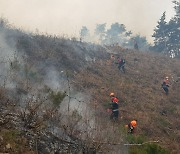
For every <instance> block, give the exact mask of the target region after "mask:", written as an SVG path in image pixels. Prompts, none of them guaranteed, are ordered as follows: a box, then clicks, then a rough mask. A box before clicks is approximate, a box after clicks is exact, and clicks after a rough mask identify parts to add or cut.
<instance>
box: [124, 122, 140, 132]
mask: <svg viewBox="0 0 180 154" xmlns="http://www.w3.org/2000/svg"><path fill="white" fill-rule="evenodd" d="M136 126H137V120H132V121H131V122H130V123H129V124H128V125H125V127H126V128H127V129H128V133H130V134H134V133H135V130H136Z"/></svg>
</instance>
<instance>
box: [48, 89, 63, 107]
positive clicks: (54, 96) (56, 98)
mask: <svg viewBox="0 0 180 154" xmlns="http://www.w3.org/2000/svg"><path fill="white" fill-rule="evenodd" d="M65 97H66V92H61V91H58V92H54V91H51V92H50V93H49V98H50V100H51V101H52V103H53V104H54V105H55V106H59V105H60V104H61V102H62V101H63V99H64V98H65Z"/></svg>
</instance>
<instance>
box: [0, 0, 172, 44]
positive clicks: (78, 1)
mask: <svg viewBox="0 0 180 154" xmlns="http://www.w3.org/2000/svg"><path fill="white" fill-rule="evenodd" d="M173 6H174V5H173V3H172V0H0V16H1V17H3V18H7V19H8V20H9V22H10V23H11V24H12V25H14V26H15V27H17V28H22V29H24V30H26V31H32V32H35V31H36V30H37V29H38V31H39V32H43V33H49V34H56V35H61V36H62V35H65V36H68V37H78V36H79V32H80V29H81V27H82V26H87V27H88V28H89V29H90V31H91V32H92V33H93V30H94V28H95V26H96V24H102V23H107V28H109V27H110V25H111V24H112V23H115V22H119V23H121V24H124V25H125V26H126V28H127V30H131V31H132V32H133V33H134V34H141V35H142V36H146V37H147V39H148V41H149V42H150V43H152V42H153V38H152V37H151V35H152V34H153V29H154V28H155V27H156V25H157V21H158V20H159V19H160V17H161V16H162V14H163V12H164V11H166V15H167V21H168V20H169V19H170V18H171V17H172V16H174V14H175V12H174V9H173Z"/></svg>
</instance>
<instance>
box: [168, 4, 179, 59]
mask: <svg viewBox="0 0 180 154" xmlns="http://www.w3.org/2000/svg"><path fill="white" fill-rule="evenodd" d="M173 3H174V4H175V7H174V8H175V11H176V14H175V16H174V17H173V18H172V19H171V20H170V21H169V23H168V38H169V39H168V45H167V48H168V54H169V55H170V57H180V2H177V1H173Z"/></svg>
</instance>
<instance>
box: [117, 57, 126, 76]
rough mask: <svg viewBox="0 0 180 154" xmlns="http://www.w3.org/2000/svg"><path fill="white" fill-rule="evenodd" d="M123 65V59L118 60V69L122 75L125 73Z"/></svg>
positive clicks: (124, 61)
mask: <svg viewBox="0 0 180 154" xmlns="http://www.w3.org/2000/svg"><path fill="white" fill-rule="evenodd" d="M125 63H126V60H125V59H120V58H118V69H119V70H120V71H121V72H123V73H125Z"/></svg>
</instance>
